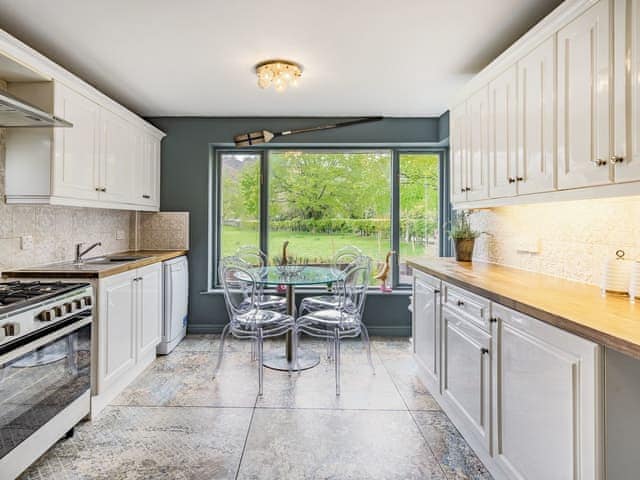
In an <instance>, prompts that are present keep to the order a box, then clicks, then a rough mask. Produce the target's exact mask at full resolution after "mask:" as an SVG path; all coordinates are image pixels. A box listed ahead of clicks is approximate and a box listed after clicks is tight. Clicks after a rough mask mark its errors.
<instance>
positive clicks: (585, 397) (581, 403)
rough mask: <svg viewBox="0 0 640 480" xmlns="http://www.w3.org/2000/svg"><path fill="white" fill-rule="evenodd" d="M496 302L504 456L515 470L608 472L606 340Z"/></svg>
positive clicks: (579, 475) (571, 474)
mask: <svg viewBox="0 0 640 480" xmlns="http://www.w3.org/2000/svg"><path fill="white" fill-rule="evenodd" d="M492 308H493V316H494V317H495V318H497V324H496V328H497V332H496V334H495V335H494V349H493V351H494V355H493V366H492V368H493V379H494V384H495V403H494V405H495V413H494V418H495V426H496V427H495V432H496V433H495V458H496V460H497V461H498V462H499V463H500V464H501V466H502V467H503V468H504V470H505V471H507V472H508V473H509V475H508V476H509V478H519V479H525V478H526V479H528V478H544V479H549V480H553V479H558V480H561V479H567V478H572V479H590V480H591V479H596V478H600V477H599V466H598V464H599V460H600V459H601V457H600V453H601V452H600V451H599V449H598V447H597V444H598V442H597V440H596V434H600V432H599V428H598V426H599V424H600V405H599V403H598V398H599V380H598V379H597V373H596V372H598V371H599V363H600V356H601V353H600V351H599V347H598V346H597V345H596V344H594V343H591V342H589V341H587V340H584V339H582V338H579V337H577V336H575V335H572V334H570V333H567V332H565V331H562V330H560V329H557V328H555V327H552V326H551V325H547V324H545V323H542V322H540V321H538V320H535V319H533V318H531V317H527V316H526V315H522V314H520V313H518V312H515V311H513V310H510V309H508V308H506V307H503V306H501V305H497V304H493V305H492ZM497 339H499V341H498V340H497Z"/></svg>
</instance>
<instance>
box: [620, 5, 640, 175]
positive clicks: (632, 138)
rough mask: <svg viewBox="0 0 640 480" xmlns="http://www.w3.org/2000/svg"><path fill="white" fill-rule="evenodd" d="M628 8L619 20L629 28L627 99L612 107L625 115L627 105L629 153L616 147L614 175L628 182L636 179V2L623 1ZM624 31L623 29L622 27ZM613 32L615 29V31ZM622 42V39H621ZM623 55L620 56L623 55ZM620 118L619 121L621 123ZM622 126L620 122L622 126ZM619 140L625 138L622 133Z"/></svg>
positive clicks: (639, 134)
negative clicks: (624, 21) (628, 96)
mask: <svg viewBox="0 0 640 480" xmlns="http://www.w3.org/2000/svg"><path fill="white" fill-rule="evenodd" d="M626 5H627V8H629V9H630V11H628V12H625V13H626V15H623V20H627V24H628V25H629V28H630V30H629V32H628V35H627V38H628V39H629V42H630V43H629V67H630V75H629V77H628V79H629V80H628V81H629V95H630V98H629V101H628V103H627V101H626V98H624V97H622V99H621V101H620V102H616V108H617V109H618V111H619V112H620V113H621V114H622V118H623V121H624V118H625V113H626V112H625V105H628V108H629V109H630V112H629V120H630V125H629V128H628V129H627V131H626V133H627V136H628V143H629V154H628V155H624V154H623V148H622V147H620V152H616V153H618V154H622V155H621V156H622V162H620V163H616V166H615V179H616V182H629V181H633V180H640V2H637V1H633V2H627V3H626ZM621 30H622V27H621ZM623 31H624V30H623ZM616 34H617V33H616ZM621 43H622V45H624V41H622V42H621ZM623 58H624V57H623ZM623 121H621V122H620V123H623ZM622 128H623V126H622V125H621V126H620V129H622ZM623 140H626V139H625V137H624V136H623Z"/></svg>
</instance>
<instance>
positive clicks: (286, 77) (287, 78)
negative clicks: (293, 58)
mask: <svg viewBox="0 0 640 480" xmlns="http://www.w3.org/2000/svg"><path fill="white" fill-rule="evenodd" d="M256 74H257V75H258V86H259V87H260V88H268V87H269V86H271V85H273V87H274V88H275V89H276V90H277V91H278V92H282V91H284V90H285V89H286V88H287V87H288V86H289V85H294V86H296V85H297V84H298V79H299V78H300V76H301V75H302V68H301V67H300V66H299V65H298V64H295V63H292V62H286V61H278V60H275V61H272V62H264V63H260V64H258V65H257V66H256Z"/></svg>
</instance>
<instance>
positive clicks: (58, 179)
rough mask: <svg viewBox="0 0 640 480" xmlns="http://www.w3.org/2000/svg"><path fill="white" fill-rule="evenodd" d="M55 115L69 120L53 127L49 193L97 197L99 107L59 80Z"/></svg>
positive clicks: (56, 91) (88, 198)
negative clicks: (57, 126) (68, 123)
mask: <svg viewBox="0 0 640 480" xmlns="http://www.w3.org/2000/svg"><path fill="white" fill-rule="evenodd" d="M54 88H55V93H54V95H55V101H54V104H55V106H54V113H55V115H57V116H59V117H62V118H64V119H66V120H69V121H70V122H71V123H73V127H72V128H54V129H53V131H54V133H53V135H54V162H53V163H54V166H53V179H52V193H53V195H56V196H60V197H71V198H78V199H86V200H97V199H98V197H99V192H98V188H99V186H100V185H99V168H98V165H99V151H98V139H99V108H100V107H99V106H98V105H97V104H96V103H93V102H92V101H91V100H89V99H87V98H85V97H83V96H82V95H80V94H79V93H76V92H74V91H73V90H71V89H69V88H67V87H65V86H64V85H62V84H60V83H56V84H55V86H54Z"/></svg>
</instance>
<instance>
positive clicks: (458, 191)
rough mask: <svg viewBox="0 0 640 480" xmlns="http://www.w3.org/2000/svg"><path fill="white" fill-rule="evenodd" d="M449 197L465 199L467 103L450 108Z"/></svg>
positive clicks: (457, 199) (457, 200)
mask: <svg viewBox="0 0 640 480" xmlns="http://www.w3.org/2000/svg"><path fill="white" fill-rule="evenodd" d="M450 118H451V199H452V200H453V201H454V202H459V201H465V200H466V199H467V161H468V155H467V154H468V151H467V126H466V125H467V105H466V103H462V104H461V105H459V106H457V107H456V108H454V109H453V110H451V116H450Z"/></svg>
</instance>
